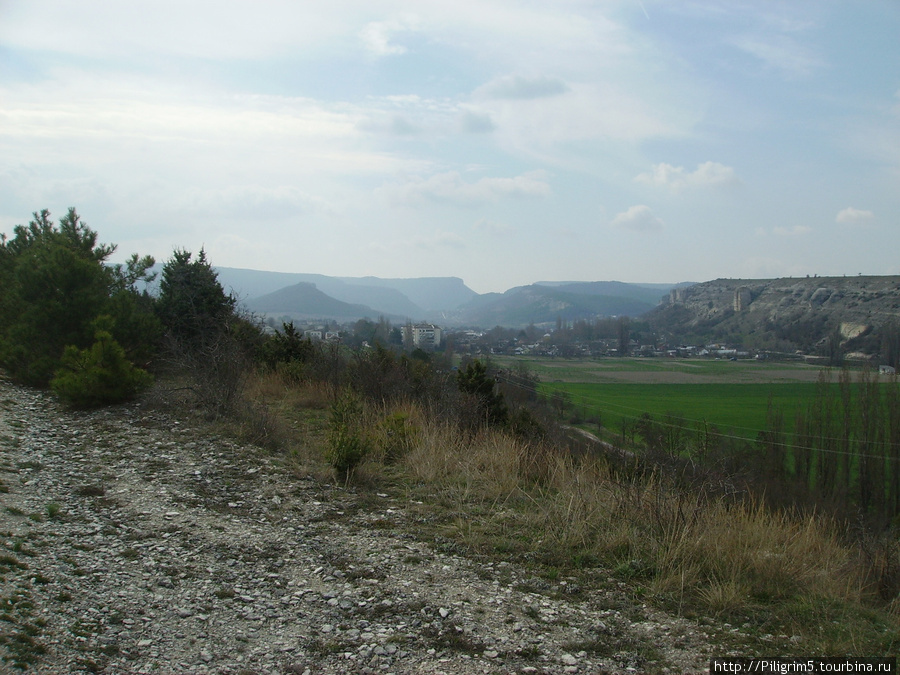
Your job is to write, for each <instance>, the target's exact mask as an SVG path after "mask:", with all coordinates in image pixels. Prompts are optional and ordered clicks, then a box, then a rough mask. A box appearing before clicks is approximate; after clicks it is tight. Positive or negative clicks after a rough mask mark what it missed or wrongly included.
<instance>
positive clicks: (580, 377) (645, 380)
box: [494, 357, 838, 439]
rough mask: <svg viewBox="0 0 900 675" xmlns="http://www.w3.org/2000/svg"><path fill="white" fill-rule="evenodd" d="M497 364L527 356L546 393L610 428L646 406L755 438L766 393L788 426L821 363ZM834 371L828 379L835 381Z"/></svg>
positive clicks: (632, 361)
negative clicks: (562, 398) (567, 401)
mask: <svg viewBox="0 0 900 675" xmlns="http://www.w3.org/2000/svg"><path fill="white" fill-rule="evenodd" d="M494 362H495V363H496V364H497V365H500V366H502V367H507V368H515V367H516V366H517V364H520V363H524V364H525V365H526V366H527V367H528V369H529V370H530V371H531V372H533V373H535V374H536V375H538V377H539V378H540V381H541V385H540V390H541V392H542V393H544V394H545V395H546V396H552V395H553V394H554V393H563V394H566V395H567V396H568V397H570V400H571V403H572V405H573V406H574V407H575V409H576V410H577V411H578V412H579V413H580V414H581V416H582V417H583V418H596V417H599V418H600V420H601V423H602V424H603V426H605V427H606V428H607V429H610V430H618V429H620V428H621V422H622V419H623V418H624V419H636V418H638V417H640V416H641V415H642V414H643V413H650V414H651V415H652V416H653V417H654V418H657V419H660V418H662V417H664V416H666V415H670V414H671V415H675V416H678V417H680V418H683V419H684V421H685V422H686V424H687V426H689V427H694V426H696V425H698V424H701V423H703V422H706V423H708V424H710V425H714V426H716V427H718V428H719V429H720V430H721V431H723V432H727V433H734V434H735V435H738V436H742V437H745V438H751V439H752V438H755V437H756V435H757V434H758V432H759V431H762V430H764V429H765V428H766V414H767V409H768V405H769V400H770V398H771V400H772V403H773V405H774V406H775V407H776V408H778V409H780V410H781V411H782V414H783V415H784V420H785V423H786V426H787V428H792V427H793V420H794V415H795V413H796V411H797V409H798V408H799V407H802V406H805V405H806V403H807V402H809V401H811V400H812V398H813V396H814V395H815V389H816V381H817V380H818V378H819V374H820V372H821V368H820V367H817V366H809V365H807V364H802V363H797V364H785V363H764V362H763V363H760V362H756V361H724V360H714V359H678V360H674V359H639V358H623V359H600V360H597V359H583V360H574V359H573V360H566V359H550V358H543V359H541V358H529V357H515V358H495V359H494ZM837 377H838V374H837V373H832V381H833V382H837Z"/></svg>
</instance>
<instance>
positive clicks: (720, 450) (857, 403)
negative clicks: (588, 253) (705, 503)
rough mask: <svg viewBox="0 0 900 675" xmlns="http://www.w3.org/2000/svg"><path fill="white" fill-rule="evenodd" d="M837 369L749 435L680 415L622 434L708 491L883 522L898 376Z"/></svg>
mask: <svg viewBox="0 0 900 675" xmlns="http://www.w3.org/2000/svg"><path fill="white" fill-rule="evenodd" d="M832 372H833V371H831V370H823V371H822V372H821V374H820V376H819V381H818V383H817V386H816V393H815V396H814V397H813V398H812V400H811V401H810V402H809V403H808V404H807V405H806V406H803V407H801V408H799V409H798V410H797V412H796V414H795V417H794V419H792V420H787V419H785V416H784V413H783V411H782V410H781V409H780V408H778V407H777V406H775V405H773V404H772V403H771V401H770V404H769V408H768V412H767V420H766V428H765V429H764V430H763V431H760V432H759V433H758V434H757V437H756V438H755V440H753V441H748V440H747V439H745V438H743V437H741V436H737V435H732V434H731V433H729V432H728V430H724V429H719V428H717V427H715V426H713V425H710V424H708V423H706V422H704V421H699V422H697V421H694V422H691V421H688V420H686V419H685V418H684V417H682V416H681V415H679V414H676V413H672V414H668V415H665V416H660V417H656V418H654V417H653V416H651V415H650V414H649V413H644V414H643V415H641V416H640V417H638V418H636V419H632V420H627V419H625V420H623V423H622V427H621V430H620V434H619V441H620V444H621V445H622V446H623V447H629V448H635V449H636V451H637V452H638V453H639V454H640V457H641V458H642V459H644V460H647V465H649V466H655V467H660V466H663V467H668V468H669V469H670V470H674V471H678V472H680V473H681V475H683V476H684V477H686V479H688V480H693V481H695V483H696V484H697V485H701V484H702V485H704V486H705V487H706V488H708V489H713V490H717V491H720V492H726V493H732V494H736V495H741V494H747V495H752V497H753V498H755V499H762V500H764V501H765V502H767V503H768V504H770V505H772V506H776V507H787V508H801V509H816V510H824V511H827V512H829V513H832V514H835V515H838V516H840V517H842V518H845V519H847V518H849V519H850V520H855V521H858V520H860V519H862V520H864V521H865V522H867V523H868V524H870V525H873V526H876V527H877V528H879V529H880V528H881V527H883V526H887V525H890V524H892V523H893V522H895V520H896V518H897V517H898V516H900V384H898V381H897V378H896V376H893V375H891V376H888V377H886V378H881V377H879V375H878V373H877V372H873V371H871V370H869V369H863V370H861V371H858V372H857V374H856V376H855V377H854V374H853V373H852V372H851V371H850V370H848V369H847V368H844V369H842V370H841V371H839V373H840V374H839V376H838V378H837V381H836V382H835V381H834V380H833V379H832ZM567 407H570V406H564V408H567Z"/></svg>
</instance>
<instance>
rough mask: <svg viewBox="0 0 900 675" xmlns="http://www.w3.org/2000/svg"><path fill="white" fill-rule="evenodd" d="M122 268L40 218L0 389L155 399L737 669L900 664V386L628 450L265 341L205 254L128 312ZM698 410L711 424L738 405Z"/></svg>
mask: <svg viewBox="0 0 900 675" xmlns="http://www.w3.org/2000/svg"><path fill="white" fill-rule="evenodd" d="M111 251H112V247H108V246H102V245H99V244H97V236H96V234H95V233H93V232H92V231H91V230H90V229H89V228H87V227H86V226H85V225H84V224H83V223H81V221H80V218H79V217H78V215H77V214H76V213H75V211H74V209H72V210H70V212H69V214H68V215H67V216H66V217H65V218H64V219H63V220H62V221H60V225H59V227H58V228H57V227H55V226H53V225H52V224H51V223H50V220H49V214H48V213H47V212H46V211H44V212H41V213H39V214H35V220H34V221H33V222H32V223H31V224H30V225H29V226H28V227H19V228H16V230H15V233H14V237H13V238H12V239H10V240H7V239H5V238H4V239H3V241H2V246H0V285H2V287H3V288H4V289H8V292H7V293H5V294H4V295H3V296H2V299H0V365H2V366H3V368H4V369H5V370H6V372H7V373H8V374H9V376H10V377H11V378H13V379H14V380H17V381H20V382H23V383H28V384H32V385H37V386H50V387H52V388H53V389H54V390H55V391H57V393H59V394H60V395H61V396H62V397H63V399H64V400H67V401H69V402H70V403H72V404H73V405H80V406H94V405H105V404H108V403H113V402H115V401H118V400H126V399H128V398H130V397H133V396H137V395H142V396H144V397H145V399H146V400H147V401H148V402H150V403H151V404H152V403H156V404H159V405H166V406H171V407H173V408H176V409H178V410H180V411H182V413H183V414H193V415H197V416H200V417H202V418H204V419H206V420H208V421H209V422H210V423H211V424H215V425H217V426H219V427H221V428H223V429H227V430H229V431H230V432H232V433H234V434H238V435H240V436H242V437H243V438H244V440H249V441H252V442H254V443H256V444H257V445H258V446H260V452H268V453H274V454H275V455H276V456H278V457H280V458H281V459H282V461H283V463H284V466H285V470H286V471H294V472H297V474H298V475H310V474H312V475H315V476H318V477H320V478H321V479H323V480H337V481H340V482H342V483H344V484H348V485H352V486H354V488H355V489H358V490H360V491H363V492H366V491H370V492H372V493H392V494H394V495H398V496H403V497H406V498H407V502H408V503H410V504H411V506H410V508H411V509H413V510H415V511H417V518H416V523H417V526H416V532H415V534H416V536H420V537H424V538H428V539H429V540H431V541H433V542H443V544H442V545H446V546H448V547H452V548H453V550H465V551H467V552H469V553H470V554H471V555H473V556H481V557H483V558H484V559H502V560H505V561H511V562H514V563H516V564H520V565H523V566H529V567H532V568H533V569H534V571H535V576H536V577H537V578H556V577H558V576H559V575H560V573H561V571H564V572H565V575H566V576H572V577H574V578H575V579H577V583H576V584H573V585H572V586H571V588H572V589H573V590H572V594H573V601H574V599H575V598H577V597H578V596H579V594H584V593H588V592H589V591H590V589H591V588H592V587H596V586H598V585H605V584H610V583H617V584H623V585H624V587H625V588H626V589H627V591H628V594H629V595H630V596H631V598H632V599H633V600H634V601H635V602H639V603H650V604H656V605H659V606H662V607H665V608H666V609H668V610H671V611H674V612H677V613H679V614H681V615H684V616H688V617H692V618H695V619H696V620H698V621H701V622H716V623H717V624H722V623H728V624H731V625H732V626H735V627H738V630H739V635H738V636H737V637H736V638H735V639H736V641H737V642H739V643H740V644H738V645H736V646H738V647H739V648H740V649H742V650H743V651H744V653H749V652H752V653H758V654H771V653H772V652H773V651H774V652H778V653H779V654H781V655H789V654H798V655H799V654H804V655H809V654H811V653H812V654H828V655H832V654H841V655H851V654H852V655H860V656H871V655H874V654H890V653H896V650H897V647H898V646H900V641H898V640H900V631H898V623H897V618H898V615H900V599H898V598H900V546H898V544H897V541H896V535H895V531H894V520H895V515H896V514H897V513H898V504H900V471H898V470H896V467H897V465H898V461H900V454H898V453H900V396H898V390H897V382H896V381H895V380H893V379H891V380H890V381H885V380H878V379H877V377H875V376H874V375H873V374H871V373H867V372H862V373H859V374H857V375H856V376H853V375H851V374H850V373H849V372H848V371H840V372H839V375H838V376H837V381H836V382H835V381H830V380H829V379H828V377H827V376H825V375H823V376H821V378H820V380H819V382H817V383H814V384H812V385H803V386H804V387H805V386H810V387H813V395H812V396H811V397H810V396H803V397H801V399H800V400H799V401H798V403H797V405H796V406H794V407H792V408H790V409H789V410H787V411H786V409H785V408H784V407H783V406H781V404H780V402H779V400H778V399H777V398H776V397H772V398H768V397H767V398H766V404H765V411H766V412H765V418H764V424H762V425H761V426H759V418H758V417H756V418H753V421H752V422H751V421H748V420H749V419H750V418H749V417H745V418H737V419H739V420H740V419H743V422H742V424H738V425H735V427H740V426H743V425H747V426H745V427H744V428H757V427H758V433H757V434H756V435H754V436H753V437H752V438H747V437H746V436H745V435H741V434H739V433H731V432H730V431H728V429H729V428H730V427H729V426H727V424H730V422H726V423H724V424H723V423H721V422H718V421H715V420H713V419H712V414H711V413H710V416H709V417H708V418H707V417H706V415H702V414H698V413H697V412H696V411H682V412H681V413H676V412H673V411H677V409H678V405H679V402H681V403H686V402H687V403H689V402H690V399H689V398H688V395H687V393H682V394H681V396H680V398H679V396H675V397H673V398H672V399H671V400H670V403H671V405H672V411H668V410H667V411H666V412H660V409H659V408H657V409H654V410H649V411H647V410H642V409H641V404H640V397H636V398H632V399H631V400H630V401H628V402H627V403H623V404H622V405H623V406H627V407H628V408H629V410H630V413H633V415H631V416H630V417H628V416H626V415H621V416H620V418H619V419H620V420H627V423H625V424H623V423H621V422H619V427H620V428H618V429H617V428H616V426H615V421H614V419H615V418H614V414H613V413H612V412H610V413H607V412H606V411H604V410H603V409H602V403H603V402H604V401H614V400H615V399H616V396H617V394H615V392H614V391H613V392H606V393H603V394H602V397H597V398H595V399H593V400H591V399H588V398H587V397H588V396H589V394H583V393H581V392H579V391H578V390H572V391H565V390H564V389H561V388H560V387H559V385H557V384H555V383H553V382H549V383H548V381H547V378H546V375H545V373H544V372H541V376H538V375H537V374H535V372H534V371H532V370H529V369H527V368H524V367H520V366H519V365H517V364H515V363H507V364H504V366H505V367H503V368H499V367H498V364H496V363H490V362H486V361H481V360H471V359H467V360H464V361H463V362H461V363H460V362H458V361H457V360H456V359H454V358H453V356H452V354H449V353H426V352H423V351H421V350H416V351H413V352H405V351H403V350H401V349H398V348H395V347H392V346H390V345H386V344H383V343H381V342H378V341H375V342H374V344H372V345H371V346H369V347H366V348H361V349H350V348H347V347H344V346H341V345H340V344H337V343H330V342H311V341H309V340H307V339H305V338H304V337H303V336H302V334H301V333H300V331H298V330H297V329H296V328H295V327H294V326H293V325H291V324H288V325H284V326H282V327H281V330H279V331H276V332H274V333H270V332H267V331H265V330H263V327H262V325H261V323H260V322H257V321H254V320H253V317H250V316H246V315H243V314H242V313H241V312H240V310H239V308H238V306H237V303H236V301H235V299H234V298H233V297H231V296H229V295H228V294H226V293H225V292H224V290H223V289H222V287H221V285H220V284H219V283H218V280H217V276H216V273H215V271H214V270H213V269H212V267H211V265H210V263H209V261H208V260H207V259H206V256H205V254H204V253H203V252H202V251H201V253H200V254H199V255H197V256H194V255H193V254H191V253H189V252H186V251H176V252H175V253H174V254H173V256H172V258H171V259H170V260H169V261H168V262H166V264H165V265H164V267H163V271H162V278H161V283H160V290H159V293H158V295H150V294H148V293H147V292H146V291H139V290H138V288H139V284H138V281H139V280H141V279H146V277H147V271H148V270H149V269H150V267H151V264H152V261H151V260H149V259H147V258H143V259H142V258H139V257H138V256H136V255H135V256H134V257H133V258H132V260H131V262H130V263H129V264H128V265H125V266H117V267H113V266H109V265H106V260H107V258H108V256H109V254H110V253H111ZM36 269H38V270H40V274H37V273H35V272H34V270H36ZM51 281H52V283H51ZM70 300H71V303H72V304H70ZM97 345H100V346H99V347H98V346H97ZM26 347H27V348H26ZM573 367H575V366H573ZM636 367H640V368H644V367H645V365H644V364H643V363H641V364H640V365H639V366H636ZM715 368H717V369H719V368H721V365H719V364H717V365H716V366H715ZM141 373H142V374H141ZM151 374H152V377H153V378H155V383H154V384H153V385H152V386H151V384H150V378H151ZM557 379H562V378H557ZM570 381H571V379H570ZM123 382H124V383H126V384H127V386H122V383H123ZM120 386H121V389H118V387H120ZM567 386H570V385H567ZM604 386H605V385H604ZM617 386H618V385H617ZM626 386H633V385H621V387H623V388H624V387H626ZM659 386H661V387H662V386H667V385H659ZM709 386H712V387H720V388H719V389H718V391H716V390H713V394H714V396H718V397H719V400H720V401H723V400H727V399H728V398H729V397H733V396H738V397H739V396H740V394H739V393H737V390H735V389H731V388H730V387H731V386H732V385H731V384H729V383H727V382H723V383H721V384H718V385H709ZM789 386H792V387H795V386H800V385H795V384H794V385H789ZM795 393H796V392H795V391H792V393H791V395H790V396H791V397H793V396H794V394H795ZM557 394H558V395H557ZM576 395H577V396H579V397H585V399H587V400H586V401H585V402H584V403H583V404H581V402H580V401H581V399H578V401H579V402H578V404H575V403H574V402H575V401H576V399H575V396H576ZM758 398H759V397H758V396H756V399H755V400H758ZM579 405H581V407H582V408H583V409H585V410H586V409H587V408H589V407H590V408H591V410H593V409H594V406H595V405H596V406H597V408H598V409H599V411H598V413H597V414H598V417H599V419H598V420H595V421H594V422H593V425H594V426H593V429H594V431H596V434H585V433H582V432H583V431H584V430H585V429H584V428H583V429H582V430H581V432H578V431H577V430H573V429H572V425H571V423H572V421H573V420H572V417H573V415H574V416H576V417H577V416H578V415H579V414H581V413H579V410H578V408H579ZM743 407H744V408H748V409H749V408H750V406H748V405H745V406H743ZM620 410H621V409H620ZM630 413H629V414H630ZM746 414H749V413H746ZM667 415H668V416H667ZM677 415H684V418H683V420H682V421H679V419H678V417H677ZM607 417H609V419H608V420H607V419H605V418H607ZM787 419H791V420H792V425H789V423H788V422H787V421H786V420H787ZM686 420H689V422H687V423H686V422H685V421H686ZM574 422H576V423H581V424H582V426H584V424H585V422H586V420H585V419H584V415H582V418H581V419H575V420H574ZM610 423H612V425H611V426H610ZM720 425H721V426H720ZM54 515H56V514H52V515H51V517H53V516H54ZM11 602H12V600H10V603H11ZM7 604H9V603H7ZM10 606H12V605H10ZM10 611H12V610H10Z"/></svg>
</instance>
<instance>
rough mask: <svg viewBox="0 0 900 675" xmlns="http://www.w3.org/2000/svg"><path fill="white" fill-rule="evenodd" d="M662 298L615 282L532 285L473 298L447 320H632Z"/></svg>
mask: <svg viewBox="0 0 900 675" xmlns="http://www.w3.org/2000/svg"><path fill="white" fill-rule="evenodd" d="M607 284H610V285H607ZM671 288H672V286H668V287H666V289H671ZM592 291H600V292H592ZM603 291H611V292H610V293H604V292H603ZM662 295H663V293H661V292H659V291H653V290H650V289H646V288H641V287H637V286H635V285H633V284H620V283H619V282H596V283H566V284H562V285H560V286H551V285H548V284H546V283H544V284H532V285H530V286H519V287H517V288H512V289H510V290H508V291H506V292H505V293H488V294H485V295H481V296H478V297H477V298H473V299H472V300H471V301H470V302H469V303H468V304H466V305H464V306H463V307H461V308H459V310H458V311H457V312H454V313H453V315H452V316H451V317H450V318H451V319H452V320H453V322H454V323H456V324H459V325H472V326H481V327H492V326H507V327H513V328H514V327H520V326H527V325H528V324H530V323H534V324H552V323H555V322H556V320H557V319H563V320H565V321H575V320H578V319H583V320H591V319H595V318H598V317H606V316H622V315H627V316H632V317H634V316H640V315H641V314H644V313H646V312H648V311H650V310H651V309H653V308H654V307H655V306H656V305H657V304H658V303H659V301H660V298H661V296H662ZM651 298H652V299H651Z"/></svg>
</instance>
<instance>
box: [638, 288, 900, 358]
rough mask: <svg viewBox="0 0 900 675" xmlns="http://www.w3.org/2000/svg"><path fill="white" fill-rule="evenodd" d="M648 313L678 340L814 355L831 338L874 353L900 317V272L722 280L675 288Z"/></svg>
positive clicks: (656, 323)
mask: <svg viewBox="0 0 900 675" xmlns="http://www.w3.org/2000/svg"><path fill="white" fill-rule="evenodd" d="M646 318H647V319H648V321H650V323H651V325H653V326H654V327H655V328H657V329H658V330H660V331H662V332H664V333H665V334H667V335H669V336H670V337H671V338H672V339H674V340H688V341H694V342H697V341H699V342H705V341H730V342H735V343H739V344H744V345H745V346H747V347H750V348H759V349H776V350H782V351H795V350H800V351H804V352H807V353H816V352H821V351H822V350H823V349H824V348H825V347H826V345H827V344H828V343H829V341H831V344H832V345H833V344H835V343H836V342H839V343H840V345H841V348H842V349H843V350H844V351H848V350H851V349H852V350H858V351H863V352H866V353H868V354H874V353H876V352H877V351H878V350H879V349H880V348H881V342H882V339H881V336H882V335H883V333H884V327H885V326H889V325H892V324H893V323H894V322H900V277H898V276H884V277H881V276H879V277H875V276H865V277H863V276H859V277H811V278H810V277H807V278H800V279H794V278H787V279H717V280H715V281H708V282H706V283H702V284H696V285H694V286H690V287H688V288H680V289H676V290H673V291H672V292H671V293H670V295H669V298H668V301H667V302H663V303H662V304H661V305H660V306H659V307H657V308H656V309H655V310H653V311H652V312H651V313H650V314H648V315H647V316H646Z"/></svg>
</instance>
